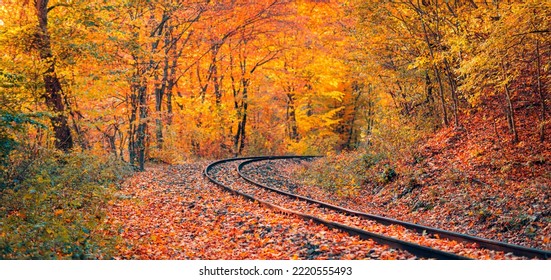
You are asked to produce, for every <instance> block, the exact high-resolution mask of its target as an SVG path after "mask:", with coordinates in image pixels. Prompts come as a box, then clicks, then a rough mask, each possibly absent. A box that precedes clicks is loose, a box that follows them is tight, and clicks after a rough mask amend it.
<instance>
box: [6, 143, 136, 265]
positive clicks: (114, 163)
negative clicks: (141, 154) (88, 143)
mask: <svg viewBox="0 0 551 280" xmlns="http://www.w3.org/2000/svg"><path fill="white" fill-rule="evenodd" d="M23 150H24V149H23V148H19V150H18V151H15V152H13V153H12V154H11V155H10V159H9V161H8V162H6V164H3V165H0V179H1V180H0V259H109V258H111V257H112V255H113V253H114V251H115V246H116V243H117V242H118V240H117V238H116V236H117V235H116V234H115V233H114V232H112V230H111V229H109V228H108V227H107V226H106V225H105V219H106V217H107V213H106V212H105V210H104V209H105V206H106V204H107V202H108V201H109V200H110V198H111V197H112V194H113V192H114V190H115V189H116V185H117V183H118V182H119V181H120V180H121V179H122V178H123V177H124V176H125V175H127V174H128V173H129V172H130V169H129V168H128V167H127V166H126V165H125V164H123V163H122V162H120V161H119V160H117V159H114V158H103V157H98V156H94V155H89V154H86V153H78V152H73V153H70V154H63V153H60V152H54V151H49V150H42V151H38V152H36V153H35V154H34V155H32V156H30V155H29V153H28V151H27V152H25V151H23Z"/></svg>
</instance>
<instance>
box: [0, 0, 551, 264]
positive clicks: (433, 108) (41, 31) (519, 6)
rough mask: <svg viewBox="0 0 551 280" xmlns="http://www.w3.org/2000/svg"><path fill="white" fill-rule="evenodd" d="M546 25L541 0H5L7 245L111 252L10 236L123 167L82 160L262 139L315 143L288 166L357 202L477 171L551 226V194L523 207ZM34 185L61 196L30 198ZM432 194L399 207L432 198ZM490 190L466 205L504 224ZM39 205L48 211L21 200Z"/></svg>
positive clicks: (541, 157)
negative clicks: (301, 161) (302, 166)
mask: <svg viewBox="0 0 551 280" xmlns="http://www.w3.org/2000/svg"><path fill="white" fill-rule="evenodd" d="M550 28H551V4H550V3H549V1H540V0H523V1H520V0H518V1H516V0H515V1H506V2H503V1H471V0H467V1H452V0H450V1H443V0H423V1H414V0H404V1H382V0H373V1H360V0H342V1H336V0H325V1H315V0H258V1H250V0H232V1H227V0H224V1H211V0H170V1H157V0H153V1H149V0H147V1H146V0H113V1H100V0H91V1H82V0H74V1H68V0H24V1H18V0H0V49H1V50H2V51H1V53H0V179H1V181H0V194H1V197H2V204H1V207H0V212H2V213H3V214H5V215H4V218H3V219H4V220H6V221H7V220H9V222H6V223H4V220H2V223H1V224H0V226H1V227H2V232H0V236H1V237H2V238H4V239H0V242H4V243H0V246H4V248H5V250H4V252H8V253H5V255H1V256H0V257H6V258H32V257H34V256H35V255H36V256H38V257H40V256H48V257H52V258H55V257H59V258H70V257H75V256H76V257H82V256H84V257H102V256H104V255H103V253H102V252H99V251H97V250H95V249H93V248H92V249H90V250H89V251H85V252H80V251H79V253H78V255H72V253H69V252H66V251H63V250H64V249H63V250H61V251H59V250H58V249H55V248H58V247H57V246H58V245H59V244H58V243H56V244H55V245H52V246H51V247H52V248H54V247H55V248H54V249H51V248H50V247H48V248H46V249H45V250H46V251H48V252H52V253H48V254H46V253H44V252H43V250H42V249H40V250H38V249H37V250H38V251H33V252H34V253H32V252H31V253H21V254H19V253H17V252H20V251H18V250H19V249H17V248H15V249H14V247H13V243H12V241H13V240H15V239H17V238H15V237H13V236H9V237H6V236H7V235H8V231H7V229H8V228H10V232H11V230H12V229H13V227H12V226H13V225H14V224H13V223H15V224H25V223H27V224H25V226H24V227H25V228H26V230H25V232H34V233H33V234H35V233H37V232H39V233H40V235H41V236H43V237H45V238H46V237H48V238H49V237H51V236H50V235H51V233H48V232H47V229H48V228H47V227H46V226H40V225H41V223H42V222H43V221H42V220H41V219H42V218H44V219H46V220H47V221H50V222H52V221H55V222H52V223H53V224H52V225H56V226H59V227H60V228H63V230H66V231H71V232H73V230H68V227H69V224H70V225H71V226H74V225H75V224H72V223H67V225H65V224H64V223H63V222H62V221H61V220H60V221H58V220H57V219H58V218H60V217H61V216H63V217H65V215H68V216H71V215H70V214H69V213H70V210H67V209H80V208H78V207H76V208H75V207H73V206H71V205H68V206H67V205H65V204H64V203H65V202H66V201H65V200H68V199H69V197H70V196H71V195H77V196H80V195H81V194H80V193H79V192H80V190H79V191H78V192H77V193H72V192H71V191H70V190H71V188H75V189H79V188H80V186H81V187H83V190H82V192H83V194H82V195H83V196H87V197H89V198H90V199H91V200H90V201H93V202H90V203H91V205H93V207H92V206H91V207H92V208H94V207H96V206H97V205H99V204H102V205H103V203H104V202H105V201H107V200H108V199H107V197H108V195H107V194H108V193H110V191H112V189H111V190H104V189H103V187H101V186H105V184H104V183H103V182H107V181H109V182H115V181H117V180H118V179H119V178H118V177H122V175H121V176H119V175H117V176H114V175H113V174H110V173H109V172H106V173H105V174H103V173H102V174H100V175H97V176H96V177H94V176H93V177H91V178H87V179H85V180H83V181H82V182H73V180H74V181H78V180H77V178H78V176H73V175H71V174H77V173H78V172H81V171H82V170H88V169H87V168H86V165H88V164H92V166H93V168H92V169H90V170H98V172H100V171H101V170H102V169H103V167H102V165H101V164H103V163H105V164H106V166H109V168H106V169H107V170H111V167H112V168H113V170H116V171H113V172H114V173H116V174H119V173H120V174H123V173H125V172H126V171H125V170H126V168H127V167H128V166H131V167H132V168H133V169H134V170H136V171H145V170H146V165H147V164H150V163H168V164H176V163H184V162H188V163H189V162H190V161H192V160H198V159H213V158H223V157H232V156H244V155H261V154H317V155H327V160H326V161H322V162H321V163H320V164H319V166H318V167H319V168H318V169H317V170H313V171H312V170H311V171H312V172H313V173H310V174H302V175H301V176H302V177H301V176H299V177H300V178H302V179H305V180H307V181H308V182H309V183H311V184H315V185H317V187H319V188H321V189H323V190H324V191H327V192H329V193H338V194H339V195H342V196H343V197H346V198H350V199H364V200H365V199H367V198H366V197H362V196H361V195H360V194H361V193H362V191H365V189H366V188H367V187H366V186H371V187H373V188H375V189H374V190H373V191H374V192H376V191H375V190H377V188H380V187H381V186H386V185H389V186H392V187H393V188H394V191H388V190H386V191H388V192H386V193H385V195H387V196H389V197H390V196H392V195H398V196H400V195H402V192H406V191H407V190H409V189H411V190H409V192H408V193H407V194H409V193H414V192H416V191H420V190H424V188H422V187H417V186H418V185H422V186H425V185H426V184H428V185H430V186H434V185H436V184H438V183H439V182H441V181H442V182H444V183H443V185H445V186H452V188H451V189H454V190H455V188H456V187H457V188H460V189H462V186H463V184H464V183H465V182H464V181H465V180H467V181H468V180H474V181H473V182H478V181H480V182H483V183H482V184H479V185H481V186H483V187H484V188H491V189H492V190H491V191H490V190H488V191H487V193H488V194H487V196H486V197H481V198H480V199H479V200H484V199H492V198H495V197H507V196H512V197H515V198H518V199H519V200H513V202H511V201H509V202H503V203H504V204H508V203H516V202H519V201H522V203H521V204H522V207H520V208H518V209H516V208H515V209H514V211H513V210H511V211H513V212H511V213H514V214H511V215H512V216H511V218H510V219H509V220H514V219H515V217H521V215H522V214H524V212H525V211H532V212H534V213H536V212H537V213H539V214H538V215H540V216H541V217H540V218H538V219H542V220H543V219H547V220H545V222H544V224H542V225H538V228H537V229H535V230H534V232H530V233H528V235H530V234H532V235H534V236H535V235H537V234H538V233H540V232H545V233H548V232H549V231H548V230H547V231H545V230H541V229H540V228H545V227H548V226H549V220H548V219H549V218H548V215H549V212H548V209H547V208H545V209H543V210H542V209H540V208H538V207H539V206H538V207H535V206H531V205H529V204H530V203H532V202H533V201H534V200H538V202H537V203H532V204H537V205H540V204H548V201H539V200H540V199H545V197H546V195H548V194H549V182H550V174H549V171H548V170H550V169H551V168H550V164H551V163H550V161H551V158H550V156H551V155H550V153H549V151H550V150H551V147H550V144H549V143H550V136H549V134H550V132H549V127H550V126H551V125H550V118H549V115H550V112H549V87H550V86H549V84H550V70H551V40H550V36H549V34H550ZM343 151H345V152H346V153H343ZM341 153H342V154H341ZM79 157H86V158H87V159H86V160H82V163H78V161H77V162H76V161H75V160H76V159H73V158H77V159H78V158H79ZM94 159H97V162H98V164H95V163H94V161H96V160H94ZM100 163H101V164H100ZM81 165H82V166H81ZM75 169H82V170H79V171H75ZM119 169H120V170H119ZM119 171H120V172H119ZM64 172H67V174H68V175H67V176H69V175H70V176H72V177H64V176H66V175H65V174H64V175H60V174H58V173H64ZM74 172H77V173H74ZM316 172H317V173H316ZM435 173H438V175H436V174H435ZM320 174H321V175H320ZM322 175H323V176H322ZM114 177H117V178H116V179H115V178H114ZM528 178H530V179H528ZM431 180H432V181H431ZM427 181H431V182H430V184H429V183H427ZM456 181H457V182H456ZM450 182H455V183H450ZM35 184H36V186H40V187H36V186H35ZM113 184H114V183H113ZM473 184H474V185H476V184H477V183H473ZM473 184H471V185H473ZM48 185H49V186H50V187H51V189H50V187H48ZM77 186H79V187H77ZM458 186H461V187H458ZM58 188H60V189H63V191H61V190H60V189H58ZM65 188H68V190H67V191H68V192H70V193H71V194H70V195H69V194H67V195H66V194H64V191H65ZM132 188H133V187H130V189H132ZM477 188H478V187H475V186H469V187H468V188H467V189H466V191H465V195H472V194H476V193H477V190H478V189H477ZM498 188H499V189H500V191H495V190H496V189H498ZM108 189H109V188H108ZM31 190H35V191H36V192H38V193H39V192H44V193H45V195H46V196H47V197H50V195H53V196H52V197H56V198H55V199H54V198H52V199H53V200H58V199H59V200H62V201H65V202H60V203H61V204H63V205H65V206H67V207H69V208H66V207H65V206H63V207H62V206H60V205H58V204H56V203H53V202H51V201H50V200H47V201H43V199H45V198H43V197H42V198H40V199H39V198H33V199H38V200H36V201H35V202H33V203H27V201H30V200H29V199H30V197H31V196H32V197H34V196H36V194H35V193H32V194H29V192H30V191H31ZM104 191H105V193H103V192H104ZM431 191H433V192H437V193H438V192H440V191H442V192H446V193H448V192H451V190H450V189H448V188H447V187H446V188H442V190H440V189H438V190H434V189H431ZM60 192H61V193H60ZM98 192H99V193H100V194H99V196H100V197H101V198H102V199H100V200H101V201H96V200H95V198H96V194H98ZM407 194H405V193H404V194H403V195H402V197H405V196H407ZM426 195H427V194H426V193H424V194H423V196H422V197H419V198H416V200H415V201H408V202H407V203H409V204H412V203H413V204H415V203H419V205H418V207H415V205H409V206H411V207H413V208H416V209H415V210H417V209H419V208H420V207H421V206H422V207H421V208H427V207H429V208H430V207H435V206H437V205H439V204H438V202H437V201H433V200H436V198H431V197H425V196H426ZM434 196H437V195H436V194H435V195H434ZM41 199H42V200H41ZM504 199H505V198H504ZM523 199H525V200H526V201H525V200H523ZM6 200H14V201H15V202H13V204H7V203H4V201H6ZM87 201H88V200H87ZM476 201H477V202H472V203H478V200H476ZM10 203H11V202H10ZM51 203H53V204H51ZM469 203H470V202H469ZM488 204H491V203H482V202H480V203H479V204H477V205H478V206H471V207H474V208H473V209H471V210H472V211H471V210H469V211H470V212H469V211H467V212H465V213H464V214H466V215H467V216H469V215H471V214H469V213H471V212H472V213H473V214H472V215H471V216H473V217H470V218H469V219H467V220H469V221H474V222H473V223H475V224H476V221H475V220H476V219H477V217H479V216H480V215H482V216H483V217H484V218H483V219H484V220H492V221H494V222H495V223H507V222H508V221H509V220H505V218H502V216H503V215H505V214H503V213H502V212H500V211H505V210H503V209H501V210H500V209H498V208H499V207H497V206H495V207H494V206H491V207H490V206H489V205H488ZM117 205H119V204H116V205H115V206H113V205H112V207H115V208H113V209H116V207H117ZM403 205H404V204H401V206H403ZM31 206H32V207H38V208H32V207H31ZM401 206H400V207H401ZM21 207H22V208H21ZM29 207H31V208H32V209H35V210H31V208H29ZM71 207H72V208H71ZM98 207H99V206H98ZM397 207H398V206H397ZM411 207H410V208H411ZM500 207H501V206H500ZM503 207H505V206H503ZM503 207H502V208H503ZM100 208H101V207H100ZM506 208H507V207H506ZM536 208H537V209H536ZM24 209H26V210H24ZM37 209H42V210H44V209H46V210H47V211H50V212H51V213H49V214H47V215H46V216H44V217H37V218H36V219H35V218H32V219H31V218H29V217H33V215H27V214H25V215H24V216H25V217H22V216H21V213H24V212H25V211H31V212H33V211H39V210H37ZM42 210H40V211H42ZM46 210H44V211H46ZM58 210H63V212H59V211H58ZM96 210H97V211H100V210H99V208H97V209H96V208H94V210H93V211H92V212H91V213H96V212H95V211H96ZM56 211H57V212H56ZM102 211H103V210H102ZM404 211H405V210H404ZM546 211H547V212H546ZM100 212H101V211H100ZM100 212H97V213H100ZM56 213H58V214H56ZM60 213H61V214H60ZM404 213H405V212H404ZM477 213H482V214H477ZM35 214H36V213H35ZM37 215H38V214H37ZM98 215H99V216H102V215H103V214H98ZM500 215H502V216H500ZM527 215H531V216H530V217H533V216H534V215H536V214H529V213H528V214H527ZM39 216H40V215H39ZM85 216H86V215H85ZM92 216H94V217H95V216H96V214H93V215H92V214H91V216H90V217H88V216H86V217H84V218H83V219H84V220H85V221H82V224H86V223H88V222H91V221H92V220H94V219H95V218H93V217H92ZM538 217H539V216H538ZM17 219H19V220H17ZM68 219H69V220H71V221H74V219H72V218H68ZM90 219H91V220H90ZM519 219H520V218H519ZM15 220H17V221H15ZM96 220H97V221H96ZM96 220H94V222H98V223H101V219H99V218H98V219H96ZM533 222H537V221H532V223H533ZM48 223H49V222H48ZM75 223H76V224H79V226H80V224H81V222H79V221H77V222H75ZM8 225H10V226H8ZM530 225H532V224H530ZM35 226H36V227H35ZM527 226H528V225H523V227H522V229H523V230H528V231H530V230H531V229H526V228H527ZM83 227H84V228H86V229H87V230H90V229H89V227H86V226H83ZM15 228H17V226H15ZM44 230H46V233H44V232H43V231H44ZM29 234H31V233H29ZM24 235H25V234H23V235H22V236H24ZM496 235H497V234H496ZM528 235H527V236H528ZM86 236H88V233H86V232H85V233H83V234H81V235H77V236H70V235H63V236H61V237H59V236H57V237H56V238H58V237H59V238H60V240H61V241H60V242H62V243H63V242H66V243H71V244H79V245H78V246H77V247H78V248H82V246H84V245H82V244H83V242H84V241H83V240H88V239H86ZM125 236H126V235H125ZM492 236H495V235H492ZM22 238H23V237H22ZM106 238H107V237H106ZM527 238H528V239H529V238H530V237H529V236H528V237H527ZM23 239H24V238H23ZM107 239H109V238H107ZM547 239H549V238H547ZM56 240H57V239H56ZM102 240H103V239H102ZM523 240H524V239H523ZM58 241H59V240H58ZM86 242H88V241H86ZM94 242H95V241H94ZM97 242H100V243H101V242H103V241H97ZM6 244H7V245H6ZM63 244H65V243H63ZM102 244H103V243H102ZM536 244H537V245H541V244H542V242H541V240H540V241H538V242H536ZM21 246H22V247H27V244H25V245H21ZM29 246H30V245H29ZM48 246H49V245H48ZM94 246H95V245H94ZM100 247H101V246H100ZM33 248H34V247H33ZM94 248H95V247H94ZM121 248H122V247H121ZM121 248H119V249H121ZM71 250H72V249H71ZM75 250H76V249H75ZM79 250H80V249H79ZM87 250H88V249H87ZM121 250H122V249H121ZM125 250H127V251H125V252H126V253H125V257H132V254H134V253H136V252H135V251H133V249H128V248H127V249H125ZM140 250H141V249H140ZM143 250H147V249H143ZM167 250H168V249H167ZM71 252H72V251H71ZM142 253H143V252H142ZM75 254H76V253H75ZM174 254H176V253H174ZM178 254H179V256H181V257H186V258H187V257H189V258H199V257H202V256H204V255H200V254H199V255H197V254H196V255H185V254H181V252H179V253H178ZM259 254H260V253H259ZM107 255H108V254H105V256H107ZM137 256H144V255H140V254H138V255H137ZM169 256H172V255H170V254H169ZM174 256H175V255H174ZM220 256H226V255H220ZM256 256H271V255H269V254H267V255H262V254H260V255H256ZM148 257H155V255H148ZM243 257H244V256H243ZM274 257H276V256H274ZM286 257H288V256H286Z"/></svg>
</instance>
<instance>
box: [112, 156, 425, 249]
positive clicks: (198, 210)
mask: <svg viewBox="0 0 551 280" xmlns="http://www.w3.org/2000/svg"><path fill="white" fill-rule="evenodd" d="M206 165H207V163H206V162H204V163H194V164H184V165H171V166H169V165H155V166H151V167H149V168H148V169H147V170H146V171H145V172H141V173H136V174H134V176H132V177H131V178H129V179H127V180H126V181H125V183H124V184H123V185H122V188H121V190H120V191H119V192H118V193H117V194H116V196H115V197H116V198H115V199H114V200H113V202H112V203H111V205H110V209H109V210H108V211H109V214H110V216H109V223H110V224H111V225H112V226H113V227H115V228H117V229H118V232H119V233H120V237H121V238H122V242H121V245H119V247H118V250H119V253H118V256H117V258H120V259H407V258H414V257H413V256H412V255H410V254H409V253H407V252H403V251H398V250H394V249H389V248H387V247H386V246H382V245H379V244H376V243H374V242H373V241H371V240H360V239H358V238H357V237H353V236H349V235H348V234H345V233H342V232H340V231H337V230H332V229H328V228H326V227H324V226H320V225H316V224H313V223H310V222H306V221H303V220H301V219H299V218H296V217H292V216H288V215H284V214H281V213H275V212H273V211H271V210H269V209H267V208H264V207H262V206H261V205H259V204H258V203H254V202H251V201H248V200H246V199H244V198H242V197H239V196H236V195H232V194H230V193H228V192H225V191H223V190H221V189H220V188H218V187H217V186H215V185H214V184H212V183H210V182H208V180H207V179H206V178H205V177H204V176H203V174H202V171H203V169H204V167H205V166H206Z"/></svg>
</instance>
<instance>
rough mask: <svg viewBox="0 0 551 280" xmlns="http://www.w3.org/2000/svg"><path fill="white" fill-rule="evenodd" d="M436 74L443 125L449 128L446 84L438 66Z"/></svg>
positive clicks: (435, 70) (435, 69)
mask: <svg viewBox="0 0 551 280" xmlns="http://www.w3.org/2000/svg"><path fill="white" fill-rule="evenodd" d="M434 74H435V75H436V82H437V83H438V95H439V97H440V105H441V107H442V123H443V124H444V126H449V125H450V122H449V121H448V110H447V108H446V98H445V97H444V83H443V81H442V77H441V75H440V70H439V69H438V67H437V66H434Z"/></svg>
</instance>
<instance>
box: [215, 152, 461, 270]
mask: <svg viewBox="0 0 551 280" xmlns="http://www.w3.org/2000/svg"><path fill="white" fill-rule="evenodd" d="M282 158H287V159H289V158H312V156H307V157H301V156H282V157H273V156H271V157H268V156H267V157H243V158H229V159H223V160H218V161H215V162H212V163H210V164H209V165H208V166H207V167H206V168H205V170H204V175H205V177H207V178H208V179H209V180H210V181H211V182H213V183H214V184H216V185H218V186H219V187H221V188H222V189H224V190H226V191H229V192H230V193H233V194H236V195H240V196H243V197H245V198H247V199H249V200H251V201H256V202H258V203H259V204H261V205H263V206H265V207H268V208H270V209H273V210H276V211H278V212H281V213H285V214H290V215H295V216H297V217H299V218H301V219H303V220H305V221H313V222H315V223H318V224H321V225H324V226H327V227H328V228H335V229H339V230H341V231H344V232H346V233H348V234H350V235H354V236H358V237H359V238H361V239H371V240H373V241H375V242H377V243H379V244H384V245H387V246H389V247H390V248H395V249H402V250H405V251H408V252H410V253H412V254H413V255H415V256H418V257H423V258H434V259H441V260H468V259H470V258H467V257H465V256H460V255H456V254H453V253H450V252H445V251H441V250H437V249H434V248H430V247H426V246H422V245H419V244H415V243H411V242H408V241H403V240H400V239H396V238H392V237H388V236H385V235H381V234H377V233H373V232H369V231H366V230H363V229H359V228H355V227H351V226H348V225H344V224H341V223H337V222H333V221H328V220H325V219H322V218H319V217H316V216H312V215H308V214H305V213H301V212H298V211H294V210H291V209H287V208H284V207H281V206H278V205H275V204H272V203H269V202H267V201H264V200H261V199H259V198H257V197H254V196H252V195H249V194H246V193H244V192H241V191H238V190H235V189H233V188H231V187H229V186H227V185H226V184H224V183H223V182H221V181H219V180H217V179H216V178H215V177H214V176H213V175H212V174H209V172H210V171H211V170H212V169H213V168H214V167H215V166H217V165H221V164H224V163H228V162H232V161H241V160H255V159H257V160H262V159H264V160H267V159H282Z"/></svg>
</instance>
